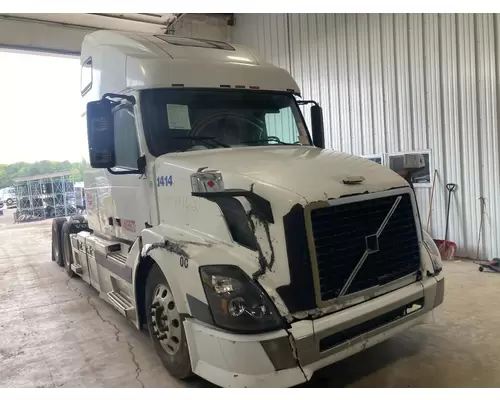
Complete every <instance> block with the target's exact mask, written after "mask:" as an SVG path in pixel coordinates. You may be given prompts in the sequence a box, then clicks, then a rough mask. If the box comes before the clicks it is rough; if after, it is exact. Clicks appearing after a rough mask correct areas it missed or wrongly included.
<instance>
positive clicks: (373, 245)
mask: <svg viewBox="0 0 500 400" xmlns="http://www.w3.org/2000/svg"><path fill="white" fill-rule="evenodd" d="M365 242H366V252H367V253H368V254H373V253H376V252H377V251H378V250H379V248H378V236H377V234H374V235H370V236H367V237H365Z"/></svg>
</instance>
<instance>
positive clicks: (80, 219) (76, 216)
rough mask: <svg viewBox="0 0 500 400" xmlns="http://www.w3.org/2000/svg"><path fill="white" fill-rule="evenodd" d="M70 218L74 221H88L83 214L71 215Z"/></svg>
mask: <svg viewBox="0 0 500 400" xmlns="http://www.w3.org/2000/svg"><path fill="white" fill-rule="evenodd" d="M69 219H70V220H72V221H80V222H86V221H85V217H84V216H83V215H72V216H71V217H69Z"/></svg>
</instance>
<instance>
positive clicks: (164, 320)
mask: <svg viewBox="0 0 500 400" xmlns="http://www.w3.org/2000/svg"><path fill="white" fill-rule="evenodd" d="M150 311H151V322H152V326H153V335H154V336H155V337H156V339H157V340H158V342H159V343H160V345H161V346H162V347H163V349H164V350H165V351H166V352H167V353H168V354H170V355H174V354H175V353H177V352H178V351H179V348H180V345H181V334H182V331H181V320H180V315H179V312H178V311H177V306H176V304H175V301H174V296H172V292H171V291H170V288H168V287H167V286H165V285H158V286H156V288H155V290H154V292H153V301H152V304H151V306H150Z"/></svg>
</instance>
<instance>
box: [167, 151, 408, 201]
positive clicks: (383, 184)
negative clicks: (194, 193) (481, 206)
mask: <svg viewBox="0 0 500 400" xmlns="http://www.w3.org/2000/svg"><path fill="white" fill-rule="evenodd" d="M169 158H170V157H169ZM172 158H175V163H176V164H177V165H179V166H182V167H184V168H187V169H193V170H197V169H198V168H200V167H207V168H209V169H217V170H220V171H221V172H222V174H223V176H225V174H240V175H243V176H245V177H247V178H250V179H251V180H253V181H255V182H260V183H265V184H268V185H273V186H276V187H279V188H282V189H286V190H289V191H291V192H294V193H295V194H297V195H299V196H301V197H303V198H305V199H306V200H307V201H308V202H311V201H316V200H327V199H333V198H338V197H340V196H345V195H350V194H358V193H365V192H378V191H383V190H388V189H392V188H395V187H403V186H408V184H407V182H406V181H405V180H404V179H403V178H402V177H400V176H399V175H398V174H396V173H395V172H393V171H391V170H390V169H388V168H386V167H384V166H381V165H379V164H377V163H374V162H372V161H370V160H367V159H364V158H361V157H357V156H353V155H350V154H346V153H341V152H337V151H333V150H321V149H318V148H316V147H303V146H272V147H271V146H269V147H263V146H260V147H243V148H241V147H239V148H229V149H226V148H224V149H211V150H199V151H192V152H184V153H178V154H176V155H175V156H173V157H172ZM171 160H172V159H171ZM359 176H362V177H363V178H364V181H363V182H362V183H360V184H345V183H344V182H343V181H344V180H345V179H348V178H349V177H351V178H352V177H359ZM238 189H248V188H238Z"/></svg>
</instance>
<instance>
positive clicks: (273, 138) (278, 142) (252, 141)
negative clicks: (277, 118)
mask: <svg viewBox="0 0 500 400" xmlns="http://www.w3.org/2000/svg"><path fill="white" fill-rule="evenodd" d="M269 142H276V143H277V144H284V145H286V146H293V143H286V142H282V141H281V140H280V139H278V138H277V137H274V136H269V137H267V138H265V139H259V140H250V141H248V142H241V144H253V143H255V144H259V143H269Z"/></svg>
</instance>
